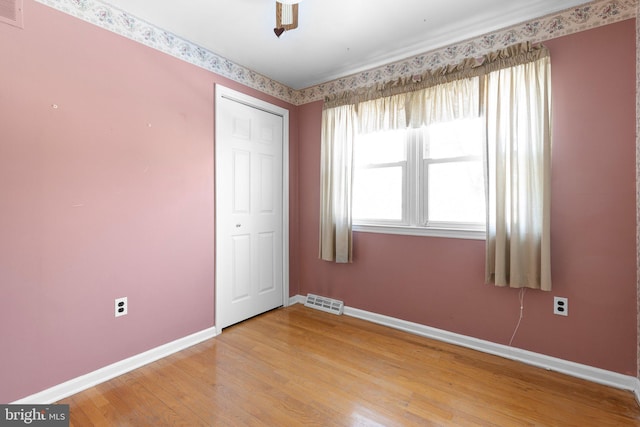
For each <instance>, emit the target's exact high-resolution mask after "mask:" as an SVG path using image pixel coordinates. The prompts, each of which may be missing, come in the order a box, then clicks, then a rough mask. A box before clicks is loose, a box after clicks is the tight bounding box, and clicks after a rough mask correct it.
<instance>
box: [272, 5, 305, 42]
mask: <svg viewBox="0 0 640 427" xmlns="http://www.w3.org/2000/svg"><path fill="white" fill-rule="evenodd" d="M301 1H302V0H277V1H276V27H275V28H274V29H273V32H274V33H275V35H276V37H278V38H280V36H281V35H282V33H284V32H285V31H288V30H293V29H296V28H298V3H300V2H301Z"/></svg>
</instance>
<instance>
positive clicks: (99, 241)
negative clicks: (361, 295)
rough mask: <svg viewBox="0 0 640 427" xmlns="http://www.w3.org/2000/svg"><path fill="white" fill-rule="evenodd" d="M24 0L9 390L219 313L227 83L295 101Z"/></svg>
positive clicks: (6, 42)
mask: <svg viewBox="0 0 640 427" xmlns="http://www.w3.org/2000/svg"><path fill="white" fill-rule="evenodd" d="M24 8H25V13H24V16H25V29H24V30H21V29H18V28H14V27H11V26H8V25H4V24H0V82H1V83H0V300H1V302H2V309H1V310H0V342H1V343H2V344H0V402H1V403H7V402H11V401H15V400H17V399H20V398H22V397H25V396H27V395H30V394H33V393H36V392H38V391H41V390H43V389H46V388H48V387H51V386H54V385H57V384H59V383H61V382H64V381H66V380H69V379H71V378H74V377H77V376H79V375H82V374H85V373H88V372H91V371H93V370H95V369H98V368H101V367H103V366H106V365H108V364H110V363H113V362H116V361H119V360H122V359H124V358H127V357H129V356H132V355H135V354H138V353H141V352H143V351H145V350H148V349H150V348H153V347H156V346H158V345H162V344H164V343H167V342H170V341H173V340H175V339H178V338H181V337H184V336H186V335H189V334H191V333H194V332H198V331H201V330H204V329H206V328H209V327H212V326H213V325H214V236H213V233H214V203H213V202H214V182H213V178H214V170H213V164H214V160H213V155H214V143H213V135H214V123H213V119H214V84H215V83H222V84H224V85H226V86H229V87H232V88H234V89H236V90H241V91H243V92H245V93H249V94H251V95H254V96H257V97H260V98H262V99H264V100H267V101H270V102H273V103H275V104H278V105H280V106H282V107H285V108H290V109H291V108H292V107H291V105H288V104H286V103H283V102H280V101H277V100H275V99H273V98H270V97H268V96H265V95H263V94H260V93H258V92H257V91H254V90H250V89H248V88H244V87H242V86H240V85H238V84H235V83H233V82H230V81H229V80H226V79H224V78H222V77H219V76H217V75H214V74H212V73H210V72H207V71H205V70H202V69H199V68H197V67H194V66H192V65H189V64H187V63H184V62H181V61H179V60H177V59H174V58H172V57H170V56H167V55H165V54H163V53H160V52H157V51H154V50H152V49H150V48H147V47H144V46H142V45H140V44H137V43H134V42H132V41H129V40H127V39H124V38H122V37H120V36H117V35H115V34H112V33H110V32H108V31H105V30H102V29H99V28H97V27H95V26H92V25H90V24H87V23H85V22H82V21H80V20H77V19H75V18H72V17H70V16H68V15H65V14H62V13H60V12H57V11H54V10H53V9H50V8H48V7H45V6H42V5H40V4H38V3H35V2H33V1H30V0H26V1H25V4H24ZM53 104H56V105H57V106H58V108H57V109H54V108H53V107H52V105H53ZM296 121H297V119H296V113H295V108H293V109H292V111H291V123H292V125H291V129H290V132H291V147H292V157H293V159H294V161H293V162H292V176H291V180H292V182H293V184H292V189H291V190H292V195H293V200H294V203H295V200H296V199H295V197H296V194H297V184H296V183H297V176H296V175H295V172H296V170H297V168H296V167H295V158H296V156H297V151H296V148H295V145H296V135H297V133H298V130H297V125H296V124H295V123H296ZM296 218H297V214H296V213H295V206H294V207H293V208H292V227H293V228H294V231H295V228H296V227H297V222H296ZM292 240H293V243H294V244H293V245H292V248H291V250H292V253H294V254H295V253H297V249H296V246H295V243H296V242H297V239H296V238H295V234H294V233H293V238H292ZM294 259H295V258H294ZM296 271H297V270H296V267H295V266H294V267H292V289H291V291H292V293H293V294H295V293H297V291H298V290H297V288H296V287H295V284H296V283H297V278H296V277H295V274H296V273H295V272H296ZM121 296H127V297H128V298H129V314H128V315H127V316H125V317H121V318H118V319H115V318H114V308H113V304H114V298H116V297H121Z"/></svg>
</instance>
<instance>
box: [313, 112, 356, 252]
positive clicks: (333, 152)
mask: <svg viewBox="0 0 640 427" xmlns="http://www.w3.org/2000/svg"><path fill="white" fill-rule="evenodd" d="M356 125H357V123H356V115H355V106H353V105H343V106H340V107H335V108H332V109H328V110H323V111H322V147H321V153H320V162H321V164H320V177H321V178H320V179H321V183H320V209H321V211H320V258H321V259H323V260H325V261H335V262H338V263H347V262H351V261H352V239H351V187H352V186H351V182H352V179H353V139H354V137H355V133H356Z"/></svg>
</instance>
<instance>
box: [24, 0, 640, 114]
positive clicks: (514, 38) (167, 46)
mask: <svg viewBox="0 0 640 427" xmlns="http://www.w3.org/2000/svg"><path fill="white" fill-rule="evenodd" d="M36 1H37V2H39V3H42V4H45V5H47V6H50V7H52V8H54V9H57V10H59V11H61V12H64V13H67V14H69V15H72V16H74V17H76V18H79V19H82V20H84V21H87V22H90V23H92V24H94V25H97V26H99V27H101V28H104V29H106V30H109V31H112V32H114V33H116V34H119V35H121V36H124V37H127V38H129V39H131V40H134V41H136V42H139V43H142V44H144V45H146V46H148V47H151V48H153V49H157V50H159V51H161V52H164V53H167V54H169V55H171V56H174V57H176V58H178V59H181V60H183V61H186V62H189V63H191V64H194V65H196V66H198V67H201V68H204V69H206V70H209V71H211V72H213V73H216V74H219V75H221V76H223V77H227V78H229V79H231V80H233V81H235V82H238V83H241V84H243V85H245V86H248V87H250V88H253V89H256V90H259V91H261V92H263V93H266V94H268V95H271V96H274V97H276V98H278V99H281V100H283V101H286V102H289V103H292V104H294V105H303V104H307V103H309V102H313V101H318V100H321V99H324V97H325V96H327V95H330V94H333V93H337V92H342V91H345V90H352V89H357V88H361V87H366V86H371V85H374V84H376V83H380V82H385V81H389V80H394V79H397V78H399V77H403V76H411V75H414V74H421V73H423V72H425V71H427V70H430V69H434V68H439V67H441V66H444V65H450V64H455V63H457V62H460V61H462V60H463V59H465V58H470V57H476V56H480V55H483V54H485V53H488V52H490V51H494V50H498V49H500V48H503V47H506V46H508V45H511V44H515V43H519V42H523V41H531V42H534V43H536V42H543V41H545V40H550V39H553V38H556V37H560V36H564V35H567V34H573V33H577V32H580V31H584V30H588V29H591V28H596V27H599V26H602V25H607V24H612V23H614V22H618V21H622V20H625V19H629V18H634V17H635V16H636V8H637V3H638V0H596V1H593V2H591V3H588V4H586V5H584V6H580V7H577V8H572V9H568V10H565V11H563V12H559V13H555V14H551V15H548V16H544V17H541V18H537V19H534V20H531V21H527V22H525V23H522V24H518V25H515V26H512V27H508V28H506V29H503V30H499V31H496V32H493V33H489V34H485V35H483V36H480V37H477V38H474V39H469V40H467V41H464V42H461V43H457V44H454V45H450V46H447V47H444V48H441V49H437V50H433V51H430V52H426V53H423V54H420V55H416V56H413V57H410V58H407V59H405V60H402V61H398V62H394V63H391V64H388V65H384V66H382V67H378V68H373V69H371V70H367V71H363V72H361V73H357V74H353V75H351V76H347V77H343V78H340V79H336V80H332V81H330V82H327V83H322V84H319V85H316V86H312V87H309V88H306V89H301V90H295V89H292V88H290V87H288V86H285V85H283V84H282V83H279V82H276V81H274V80H272V79H270V78H268V77H266V76H263V75H262V74H259V73H257V72H255V71H252V70H250V69H248V68H246V67H243V66H241V65H238V64H235V63H233V62H232V61H230V60H228V59H226V58H223V57H221V56H219V55H217V54H216V53H214V52H211V51H209V50H207V49H204V48H202V47H200V46H198V45H196V44H194V43H191V42H189V41H188V40H185V39H183V38H180V37H178V36H176V35H174V34H172V33H170V32H168V31H165V30H163V29H161V28H158V27H156V26H154V25H152V24H150V23H148V22H145V21H143V20H141V19H139V18H136V17H135V16H132V15H129V14H127V13H125V12H123V11H122V10H120V9H117V8H115V7H113V6H111V5H107V4H105V3H102V2H101V1H99V0H36Z"/></svg>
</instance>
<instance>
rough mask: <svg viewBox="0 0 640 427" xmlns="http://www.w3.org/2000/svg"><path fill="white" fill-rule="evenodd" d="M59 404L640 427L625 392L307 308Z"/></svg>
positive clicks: (273, 417)
mask: <svg viewBox="0 0 640 427" xmlns="http://www.w3.org/2000/svg"><path fill="white" fill-rule="evenodd" d="M59 403H68V404H69V405H70V413H71V425H72V426H82V427H85V426H92V425H94V426H136V427H138V426H298V425H304V426H307V425H309V426H312V425H317V426H414V425H415V426H429V425H434V426H580V427H583V426H598V427H600V426H640V409H639V408H638V405H637V404H636V402H635V399H634V396H633V394H632V393H631V392H627V391H622V390H617V389H613V388H609V387H605V386H601V385H598V384H593V383H590V382H587V381H583V380H579V379H576V378H572V377H568V376H565V375H562V374H558V373H554V372H550V371H546V370H544V369H539V368H535V367H532V366H528V365H524V364H521V363H518V362H513V361H510V360H506V359H503V358H500V357H496V356H491V355H487V354H483V353H479V352H476V351H473V350H469V349H465V348H461V347H457V346H454V345H449V344H445V343H441V342H438V341H433V340H430V339H427V338H423V337H419V336H415V335H411V334H408V333H404V332H401V331H397V330H393V329H390V328H386V327H383V326H379V325H375V324H372V323H369V322H365V321H361V320H358V319H354V318H350V317H347V316H335V315H332V314H327V313H323V312H320V311H317V310H312V309H309V308H306V307H304V306H302V305H294V306H292V307H288V308H283V309H278V310H274V311H272V312H269V313H266V314H264V315H262V316H258V317H255V318H253V319H250V320H248V321H245V322H243V323H240V324H238V325H235V326H232V327H230V328H227V329H225V330H224V332H223V333H222V334H221V335H219V336H218V337H216V338H213V339H211V340H208V341H206V342H204V343H202V344H199V345H196V346H193V347H191V348H189V349H186V350H184V351H182V352H180V353H177V354H174V355H172V356H169V357H167V358H165V359H162V360H160V361H158V362H155V363H152V364H149V365H147V366H144V367H142V368H140V369H137V370H135V371H133V372H130V373H128V374H125V375H123V376H121V377H118V378H115V379H113V380H111V381H108V382H106V383H103V384H100V385H98V386H96V387H94V388H91V389H89V390H86V391H84V392H82V393H79V394H77V395H74V396H71V397H70V398H68V399H65V400H64V401H61V402H59Z"/></svg>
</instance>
